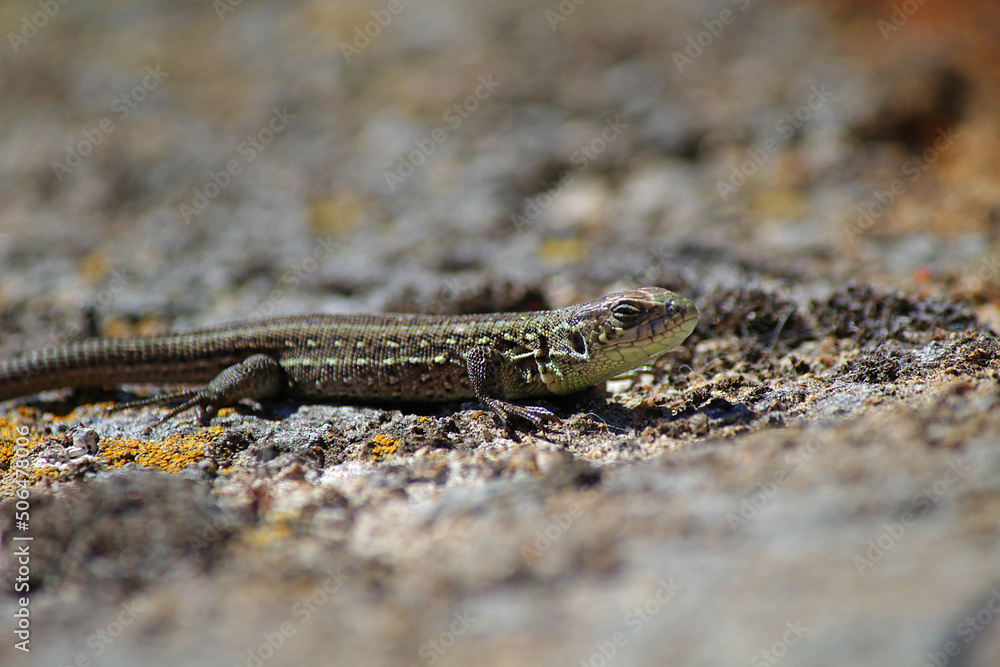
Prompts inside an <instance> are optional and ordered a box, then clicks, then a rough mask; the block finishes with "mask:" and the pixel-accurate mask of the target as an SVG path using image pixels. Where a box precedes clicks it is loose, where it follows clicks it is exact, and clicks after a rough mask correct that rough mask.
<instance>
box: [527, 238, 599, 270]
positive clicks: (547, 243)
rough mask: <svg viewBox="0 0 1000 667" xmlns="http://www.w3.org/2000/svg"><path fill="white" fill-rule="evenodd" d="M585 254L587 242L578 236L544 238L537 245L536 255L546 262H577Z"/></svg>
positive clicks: (581, 259)
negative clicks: (570, 237)
mask: <svg viewBox="0 0 1000 667" xmlns="http://www.w3.org/2000/svg"><path fill="white" fill-rule="evenodd" d="M586 255H587V244H586V243H585V242H584V241H583V240H582V239H578V238H572V239H546V240H544V241H542V242H541V244H540V245H539V246H538V256H539V257H541V258H542V260H543V261H545V262H546V263H548V264H577V263H579V262H581V261H583V259H584V257H586Z"/></svg>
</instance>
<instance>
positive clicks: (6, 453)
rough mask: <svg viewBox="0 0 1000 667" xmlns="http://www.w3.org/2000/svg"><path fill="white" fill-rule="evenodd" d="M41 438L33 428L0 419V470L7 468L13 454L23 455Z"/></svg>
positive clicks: (12, 459) (12, 458)
mask: <svg viewBox="0 0 1000 667" xmlns="http://www.w3.org/2000/svg"><path fill="white" fill-rule="evenodd" d="M41 440H42V438H40V437H39V436H38V435H36V434H35V432H34V430H33V429H31V428H29V427H27V426H25V425H23V424H15V423H14V422H12V421H10V420H9V419H0V470H9V469H10V464H11V463H12V462H13V461H14V457H15V456H17V455H20V456H24V455H25V454H27V452H30V451H31V450H33V449H34V448H35V445H37V444H38V443H39V442H41Z"/></svg>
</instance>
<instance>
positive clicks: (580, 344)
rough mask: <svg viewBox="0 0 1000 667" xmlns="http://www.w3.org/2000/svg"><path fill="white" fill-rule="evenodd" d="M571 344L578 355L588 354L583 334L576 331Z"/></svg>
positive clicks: (571, 338) (570, 338) (570, 339)
mask: <svg viewBox="0 0 1000 667" xmlns="http://www.w3.org/2000/svg"><path fill="white" fill-rule="evenodd" d="M569 342H570V343H571V344H572V345H573V350H574V351H575V352H576V353H577V354H587V342H586V341H585V340H584V339H583V334H582V333H580V332H579V331H574V332H573V335H571V336H570V337H569Z"/></svg>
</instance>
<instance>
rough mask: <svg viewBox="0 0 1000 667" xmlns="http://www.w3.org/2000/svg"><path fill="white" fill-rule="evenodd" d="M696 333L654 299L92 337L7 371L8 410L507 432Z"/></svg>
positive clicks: (664, 301)
mask: <svg viewBox="0 0 1000 667" xmlns="http://www.w3.org/2000/svg"><path fill="white" fill-rule="evenodd" d="M697 322H698V310H697V308H696V307H695V306H694V304H693V303H692V302H691V301H690V300H688V299H687V298H685V297H683V296H680V295H678V294H675V293H673V292H670V291H668V290H665V289H662V288H659V287H641V288H637V289H632V290H628V291H622V292H616V293H613V294H608V295H607V296H604V297H602V298H600V299H597V300H595V301H590V302H588V303H582V304H579V305H575V306H570V307H567V308H561V309H557V310H548V311H535V312H521V313H494V314H478V315H456V316H445V315H411V314H398V313H385V314H369V315H346V314H324V315H296V316H286V317H273V318H266V319H259V320H250V321H246V322H235V323H230V324H224V325H220V326H216V327H212V328H207V329H201V330H196V331H192V332H188V333H176V334H168V335H163V336H149V337H137V338H91V339H85V340H81V341H76V342H72V343H70V344H68V345H65V346H62V347H50V348H47V349H42V350H36V351H32V352H28V353H26V354H24V355H22V356H20V357H18V358H15V359H11V360H6V361H0V401H6V400H9V399H12V398H16V397H20V396H25V395H30V394H34V393H37V392H40V391H47V390H51V389H59V388H65V387H77V388H84V387H103V386H108V385H114V384H130V383H149V384H170V385H178V384H179V385H195V386H193V387H192V388H188V389H184V390H182V391H177V392H172V393H166V394H160V395H156V396H153V397H150V398H146V399H141V400H137V401H131V402H128V403H122V404H119V405H116V406H113V407H112V408H111V410H124V409H128V408H133V407H139V406H142V405H153V404H165V403H173V402H177V401H180V405H177V406H176V407H174V408H172V409H171V410H170V411H169V412H168V413H167V414H166V416H164V417H163V418H162V419H161V420H160V421H159V422H158V424H157V425H159V424H162V423H164V422H166V421H167V420H170V419H172V418H173V417H175V416H176V415H178V414H180V413H182V412H184V411H187V410H189V409H191V408H196V409H197V410H198V411H199V413H200V421H201V422H202V423H203V424H207V423H209V422H210V421H211V419H212V418H213V417H214V416H215V415H216V414H217V412H218V410H219V409H220V408H222V407H225V406H229V405H233V404H235V403H237V402H239V401H243V400H253V401H257V400H260V399H270V398H277V397H282V396H284V397H292V398H302V399H309V398H315V399H328V400H330V399H332V400H335V399H346V400H352V401H361V402H376V403H385V402H406V401H415V402H424V401H451V400H460V399H472V398H475V399H478V400H479V402H480V403H482V404H483V405H484V406H486V407H487V408H489V409H490V410H491V411H492V412H493V413H495V414H496V415H497V416H498V417H499V418H500V420H501V422H502V424H503V425H504V426H507V427H508V428H509V422H508V420H509V419H510V418H512V417H514V418H521V419H524V420H526V421H527V422H530V423H531V424H532V425H533V426H534V427H535V428H539V427H541V426H542V425H543V423H544V422H546V421H551V422H559V419H558V417H556V415H555V414H553V413H552V412H551V411H549V410H547V409H545V408H542V407H539V406H530V405H521V404H518V403H513V402H512V401H517V400H521V399H526V398H536V397H540V396H545V395H548V394H569V393H573V392H576V391H580V390H582V389H585V388H587V387H590V386H593V385H596V384H600V383H603V382H604V381H606V380H608V379H610V378H612V377H614V376H616V375H620V374H621V373H624V372H626V371H629V370H633V369H635V368H638V367H640V366H643V365H645V364H647V363H649V362H650V361H651V360H653V359H655V358H657V357H659V356H660V355H662V354H663V353H664V352H666V351H667V350H669V349H671V348H673V347H675V346H676V345H678V344H679V343H681V342H682V341H683V340H684V339H686V338H687V337H688V336H689V335H690V334H691V332H692V331H693V330H694V328H695V325H696V324H697Z"/></svg>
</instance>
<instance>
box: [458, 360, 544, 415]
mask: <svg viewBox="0 0 1000 667" xmlns="http://www.w3.org/2000/svg"><path fill="white" fill-rule="evenodd" d="M465 363H466V368H467V370H468V372H469V380H470V381H471V382H472V389H473V390H474V391H475V392H476V398H477V399H479V402H480V403H482V404H483V405H485V406H487V407H488V408H489V409H490V410H492V411H493V412H494V413H495V414H496V415H497V416H499V417H500V420H501V422H502V423H503V425H504V427H507V428H509V425H508V422H507V420H508V419H509V418H510V417H520V418H521V419H524V420H526V421H528V422H530V423H531V424H532V425H534V426H535V428H541V426H542V424H543V423H544V422H546V421H550V422H555V423H559V417H557V416H555V415H554V414H553V413H552V412H551V411H550V410H546V409H545V408H541V407H538V406H530V405H528V406H525V405H515V404H514V403H510V402H508V401H506V400H504V392H503V385H502V383H501V380H500V377H499V375H500V373H504V372H507V373H514V372H516V371H515V370H514V369H511V368H509V365H510V362H508V361H507V360H506V359H505V358H504V357H503V356H502V355H500V354H499V353H498V352H496V351H495V350H492V349H491V348H489V347H488V346H486V345H476V346H474V347H471V348H469V351H468V352H466V354H465Z"/></svg>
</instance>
